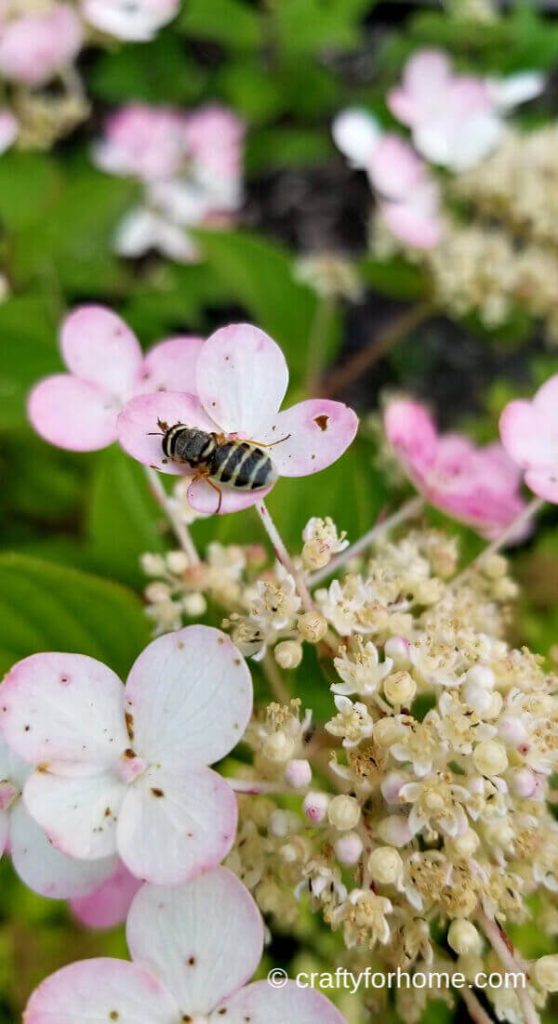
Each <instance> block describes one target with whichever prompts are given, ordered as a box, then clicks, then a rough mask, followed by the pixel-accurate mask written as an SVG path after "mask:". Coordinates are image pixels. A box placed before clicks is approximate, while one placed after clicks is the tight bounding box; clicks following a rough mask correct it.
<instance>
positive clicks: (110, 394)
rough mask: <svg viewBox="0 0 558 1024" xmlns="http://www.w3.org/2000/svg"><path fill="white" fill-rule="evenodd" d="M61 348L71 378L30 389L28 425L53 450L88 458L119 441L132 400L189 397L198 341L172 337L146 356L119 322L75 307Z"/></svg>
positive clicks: (100, 310)
mask: <svg viewBox="0 0 558 1024" xmlns="http://www.w3.org/2000/svg"><path fill="white" fill-rule="evenodd" d="M60 344H61V349H62V356H63V358H64V362H65V363H66V366H67V367H68V370H69V371H70V372H69V373H60V374H55V375H54V376H52V377H46V378H45V379H44V380H41V381H39V383H38V384H36V385H35V387H34V388H33V390H32V391H31V394H30V396H29V401H28V414H29V419H30V420H31V423H32V424H33V427H34V428H35V430H36V431H37V433H39V434H40V435H41V437H44V438H45V440H46V441H49V442H50V443H51V444H55V445H57V446H58V447H59V448H68V449H69V450H71V451H79V452H86V451H95V450H96V449H98V448H104V447H106V446H107V445H109V444H112V442H113V441H115V440H116V438H117V430H116V421H117V419H118V414H119V412H120V411H121V410H122V408H123V407H124V405H125V403H126V402H127V401H128V399H130V398H131V397H132V396H133V395H138V394H144V393H145V392H149V391H156V392H160V391H162V390H164V389H166V388H171V387H172V388H173V389H176V388H179V389H180V388H184V389H185V390H188V389H189V388H190V387H191V382H192V381H193V379H194V372H195V365H196V361H197V358H198V355H199V352H200V350H201V348H202V345H203V340H202V339H201V338H197V337H193V336H186V337H177V338H170V339H168V340H167V341H162V342H160V344H158V345H155V347H154V348H152V349H151V350H150V351H149V352H148V353H147V355H146V356H144V355H143V352H142V350H141V347H140V344H139V342H138V340H137V338H136V336H135V334H134V333H133V332H132V331H131V330H130V328H129V327H128V326H127V325H126V324H125V323H124V321H123V320H121V319H120V317H119V316H116V314H115V313H113V312H111V310H109V309H105V308H104V307H103V306H80V307H79V308H78V309H76V310H75V311H74V312H73V313H70V315H69V316H68V317H66V319H65V320H64V322H63V324H62V331H61V339H60Z"/></svg>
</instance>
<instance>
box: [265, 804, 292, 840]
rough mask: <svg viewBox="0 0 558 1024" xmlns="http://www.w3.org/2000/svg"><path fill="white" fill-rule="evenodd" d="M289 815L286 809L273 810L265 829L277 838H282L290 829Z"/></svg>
mask: <svg viewBox="0 0 558 1024" xmlns="http://www.w3.org/2000/svg"><path fill="white" fill-rule="evenodd" d="M290 825H291V822H290V815H289V814H287V812H286V811H279V810H277V811H273V812H272V814H271V815H270V817H269V821H268V823H267V831H268V832H269V834H270V835H272V836H275V837H276V838H277V839H284V838H285V836H288V834H289V832H290V831H291V828H290Z"/></svg>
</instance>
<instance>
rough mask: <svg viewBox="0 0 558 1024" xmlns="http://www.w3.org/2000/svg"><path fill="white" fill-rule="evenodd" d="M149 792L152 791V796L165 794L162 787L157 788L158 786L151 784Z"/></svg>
mask: <svg viewBox="0 0 558 1024" xmlns="http://www.w3.org/2000/svg"><path fill="white" fill-rule="evenodd" d="M151 792H152V793H153V796H157V797H159V798H160V797H162V796H164V795H165V794H164V791H163V790H162V789H159V787H158V786H152V787H151Z"/></svg>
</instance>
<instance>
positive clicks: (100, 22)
mask: <svg viewBox="0 0 558 1024" xmlns="http://www.w3.org/2000/svg"><path fill="white" fill-rule="evenodd" d="M179 6H180V4H179V0H135V2H134V3H129V0H82V5H81V10H82V12H83V16H84V18H85V19H86V21H88V22H89V24H90V25H94V26H95V28H98V29H100V31H101V32H106V33H107V34H108V35H111V36H115V37H116V38H117V39H127V40H133V41H137V42H144V41H148V40H149V39H153V37H154V36H155V34H156V33H157V31H158V30H159V29H160V28H162V26H163V25H166V24H167V22H169V21H171V20H172V19H173V18H174V16H175V15H176V14H177V13H178V8H179Z"/></svg>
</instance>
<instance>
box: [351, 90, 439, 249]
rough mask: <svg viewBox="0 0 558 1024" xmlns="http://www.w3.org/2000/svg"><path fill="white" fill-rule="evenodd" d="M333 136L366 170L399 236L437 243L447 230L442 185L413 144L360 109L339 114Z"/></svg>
mask: <svg viewBox="0 0 558 1024" xmlns="http://www.w3.org/2000/svg"><path fill="white" fill-rule="evenodd" d="M333 137H334V140H335V143H336V145H337V147H338V148H339V149H340V150H341V152H342V153H343V154H344V155H345V156H346V157H347V159H348V160H349V162H350V163H351V165H352V166H353V167H356V168H361V169H362V170H365V171H366V173H367V175H368V179H369V181H370V184H371V186H372V188H373V189H374V191H375V192H376V194H377V197H378V204H379V210H380V217H381V219H382V220H383V221H384V223H385V224H386V225H387V227H388V228H389V230H390V231H391V233H392V234H393V235H394V237H395V238H397V239H399V241H401V242H404V243H405V244H407V245H412V246H415V247H416V248H418V249H430V248H432V247H433V246H435V245H437V244H438V242H439V241H440V239H441V237H442V233H443V228H442V222H441V218H440V212H439V206H440V196H439V189H438V185H437V183H436V181H434V179H433V178H432V177H431V175H430V174H429V173H428V170H427V168H426V165H425V164H424V162H423V161H422V160H421V159H420V158H419V157H418V156H417V154H416V153H415V152H414V150H413V148H412V146H410V145H409V143H408V142H405V141H404V140H403V139H401V138H399V136H397V135H395V134H394V133H393V132H386V133H382V131H381V129H380V127H379V125H378V123H377V122H376V120H375V118H373V117H372V115H371V114H369V113H368V112H367V111H365V110H358V109H349V110H346V111H344V112H343V113H342V114H340V115H339V116H338V117H337V118H336V119H335V121H334V123H333Z"/></svg>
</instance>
